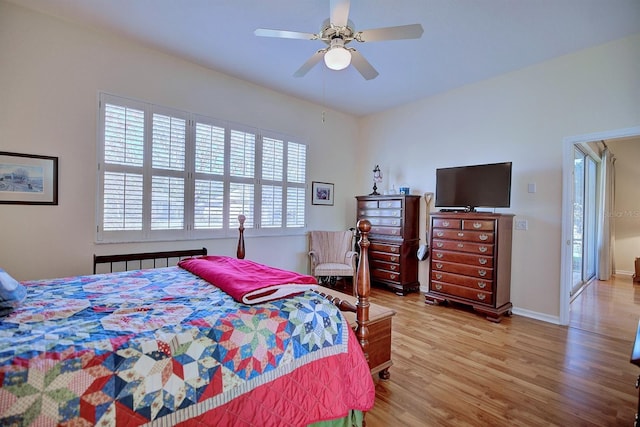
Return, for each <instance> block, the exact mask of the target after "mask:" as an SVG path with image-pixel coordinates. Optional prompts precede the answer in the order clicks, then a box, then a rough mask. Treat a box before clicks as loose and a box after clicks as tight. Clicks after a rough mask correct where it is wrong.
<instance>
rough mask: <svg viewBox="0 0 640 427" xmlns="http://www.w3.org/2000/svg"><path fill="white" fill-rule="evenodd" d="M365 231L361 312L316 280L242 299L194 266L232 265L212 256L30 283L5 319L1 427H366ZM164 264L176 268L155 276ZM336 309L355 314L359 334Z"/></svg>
mask: <svg viewBox="0 0 640 427" xmlns="http://www.w3.org/2000/svg"><path fill="white" fill-rule="evenodd" d="M358 227H359V229H360V232H361V236H362V237H361V239H360V245H361V251H362V253H363V258H362V261H361V262H360V264H359V269H358V274H357V280H356V286H355V288H356V304H355V306H354V305H351V304H349V303H346V302H345V301H342V300H340V299H337V298H333V297H331V296H330V295H329V296H327V295H324V294H322V293H321V292H319V291H318V289H316V288H315V286H313V285H312V284H308V285H303V286H304V289H301V288H299V289H298V290H297V291H296V292H294V293H292V295H289V296H286V297H280V298H277V299H269V298H267V297H265V299H266V300H265V301H258V302H255V303H254V302H253V301H252V302H251V303H250V304H247V303H243V302H238V300H237V299H236V298H237V296H236V297H232V296H231V294H229V293H227V292H224V291H223V290H222V289H220V288H219V287H218V286H214V285H212V284H211V283H209V282H207V281H206V280H205V279H204V278H202V277H201V276H200V275H198V274H200V272H198V274H194V273H192V272H190V271H188V270H187V269H186V268H190V267H189V264H190V263H193V262H201V263H202V262H205V261H208V260H210V259H215V260H216V261H217V260H218V258H226V259H225V260H224V262H226V263H231V264H230V265H234V266H235V262H234V261H230V260H231V258H227V257H216V256H210V255H206V249H202V250H198V251H196V252H193V253H185V252H184V251H178V252H176V253H174V252H163V253H146V254H129V255H124V256H123V255H108V256H97V257H94V269H95V268H96V265H98V264H100V263H109V264H110V265H111V268H112V267H113V264H114V263H116V264H118V263H122V262H125V263H129V262H135V261H136V258H137V261H138V262H139V263H140V264H139V265H140V268H138V269H134V270H128V269H125V270H123V271H112V272H107V273H98V274H94V275H87V276H76V277H67V278H61V279H52V280H33V281H26V282H22V283H21V285H22V287H23V288H24V289H26V298H25V299H24V300H23V301H21V302H20V303H19V304H15V306H14V308H13V309H12V310H11V311H10V312H9V313H5V315H4V316H3V317H2V318H0V425H16V426H28V425H33V426H47V425H69V426H76V425H77V426H84V425H87V426H88V425H105V426H106V425H122V426H139V425H158V426H174V425H178V426H180V425H182V426H205V425H207V426H210V425H214V426H227V425H228V426H242V425H247V426H249V425H252V426H256V425H260V426H281V425H286V426H306V425H311V424H313V423H320V424H321V425H323V426H324V425H331V424H325V422H327V421H333V422H335V423H336V424H335V425H343V426H351V425H362V423H363V414H364V413H365V412H366V411H367V410H369V409H371V408H372V406H373V403H374V399H375V389H374V384H373V379H372V376H371V372H370V370H369V366H368V363H367V350H368V327H367V324H368V310H369V301H368V298H369V288H370V281H369V267H368V260H367V257H366V252H367V248H368V244H369V242H368V238H367V235H368V232H369V230H370V224H369V223H368V222H366V221H363V222H361V223H359V224H358ZM239 230H240V236H239V239H238V256H237V257H236V258H234V259H235V260H236V261H237V262H242V263H243V264H241V267H242V268H245V267H246V266H247V265H248V264H247V263H251V261H247V260H244V238H243V234H242V230H243V225H242V222H241V226H240V229H239ZM158 254H161V255H162V257H166V262H165V264H168V263H169V260H170V259H171V258H175V257H177V258H178V264H179V265H169V266H164V265H162V266H160V267H158V266H155V268H154V265H151V266H150V267H149V268H147V265H146V264H145V263H147V262H148V261H145V259H146V258H154V257H155V256H156V255H158ZM195 254H197V256H193V255H195ZM145 257H146V258H145ZM154 262H155V261H154ZM197 265H201V264H197ZM238 265H239V264H238ZM185 266H186V267H185ZM207 266H208V264H207ZM234 268H235V267H234ZM1 271H2V270H0V272H1ZM94 271H95V270H94ZM204 276H206V275H204ZM274 276H277V274H276V273H274ZM236 279H237V278H234V280H236ZM261 280H264V279H261ZM221 286H222V285H221ZM224 286H226V285H224ZM297 286H301V285H297ZM265 289H266V288H265ZM260 292H261V291H260ZM232 294H233V292H232ZM248 294H249V293H248V292H247V293H245V295H248ZM263 294H264V293H263ZM0 296H2V295H0ZM240 300H241V299H240ZM340 309H343V310H348V311H354V312H355V313H356V314H355V316H356V319H357V320H356V321H357V324H358V326H357V328H356V330H355V332H354V331H353V330H352V329H351V327H349V325H348V323H346V321H345V318H344V316H343V315H342V313H341V311H340Z"/></svg>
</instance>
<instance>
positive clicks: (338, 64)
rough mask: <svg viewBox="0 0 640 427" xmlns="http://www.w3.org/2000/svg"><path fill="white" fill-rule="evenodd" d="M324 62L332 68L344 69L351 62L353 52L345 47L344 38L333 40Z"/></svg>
mask: <svg viewBox="0 0 640 427" xmlns="http://www.w3.org/2000/svg"><path fill="white" fill-rule="evenodd" d="M324 63H325V64H326V66H327V67H328V68H330V69H332V70H336V71H339V70H344V69H345V68H347V67H348V66H349V64H351V52H349V51H348V50H347V49H345V47H344V40H342V39H339V38H336V39H333V40H331V47H329V50H327V52H326V53H325V54H324Z"/></svg>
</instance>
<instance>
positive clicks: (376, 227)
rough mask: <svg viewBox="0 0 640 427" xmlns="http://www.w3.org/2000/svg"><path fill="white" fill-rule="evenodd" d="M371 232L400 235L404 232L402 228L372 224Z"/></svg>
mask: <svg viewBox="0 0 640 427" xmlns="http://www.w3.org/2000/svg"><path fill="white" fill-rule="evenodd" d="M370 234H384V235H385V236H400V235H401V234H402V228H400V227H383V226H379V225H372V226H371V231H370Z"/></svg>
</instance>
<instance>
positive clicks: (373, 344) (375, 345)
mask: <svg viewBox="0 0 640 427" xmlns="http://www.w3.org/2000/svg"><path fill="white" fill-rule="evenodd" d="M326 293H327V294H330V295H331V296H332V297H336V298H339V299H342V300H345V301H349V302H350V303H352V304H355V303H356V298H355V297H354V296H352V295H347V294H343V293H342V292H337V291H334V290H327V292H326ZM343 314H344V316H345V317H346V319H347V321H348V322H349V325H350V326H351V327H352V328H353V330H354V331H355V329H356V327H357V324H356V315H355V313H350V312H343ZM395 314H396V312H395V311H393V310H392V309H390V308H387V307H384V306H381V305H378V304H373V303H370V305H369V325H368V327H369V368H370V369H371V374H376V373H377V374H378V376H379V377H380V379H382V380H388V379H389V377H390V376H391V374H390V373H389V368H390V367H391V365H393V362H392V361H391V320H392V319H393V316H394V315H395Z"/></svg>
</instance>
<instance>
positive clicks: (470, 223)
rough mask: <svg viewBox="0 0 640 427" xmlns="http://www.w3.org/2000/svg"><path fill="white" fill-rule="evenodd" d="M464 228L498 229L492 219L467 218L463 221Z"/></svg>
mask: <svg viewBox="0 0 640 427" xmlns="http://www.w3.org/2000/svg"><path fill="white" fill-rule="evenodd" d="M462 229H463V230H478V231H480V230H482V231H494V230H495V229H496V223H495V221H492V220H478V219H465V220H463V221H462Z"/></svg>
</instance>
